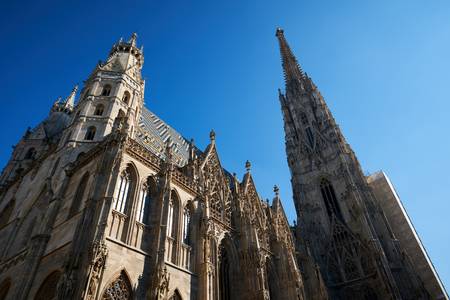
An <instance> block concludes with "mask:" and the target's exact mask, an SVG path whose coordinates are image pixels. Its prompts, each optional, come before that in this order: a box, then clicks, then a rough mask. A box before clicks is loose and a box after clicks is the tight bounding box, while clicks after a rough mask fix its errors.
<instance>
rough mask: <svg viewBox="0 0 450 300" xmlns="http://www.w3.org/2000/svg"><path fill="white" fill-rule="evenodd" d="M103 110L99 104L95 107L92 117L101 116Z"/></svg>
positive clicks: (102, 106) (103, 107)
mask: <svg viewBox="0 0 450 300" xmlns="http://www.w3.org/2000/svg"><path fill="white" fill-rule="evenodd" d="M104 110H105V106H104V105H103V104H102V103H99V104H97V105H96V106H95V110H94V116H101V115H103V112H104Z"/></svg>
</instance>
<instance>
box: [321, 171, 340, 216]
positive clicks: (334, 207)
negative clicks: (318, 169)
mask: <svg viewBox="0 0 450 300" xmlns="http://www.w3.org/2000/svg"><path fill="white" fill-rule="evenodd" d="M320 192H321V194H322V198H323V201H324V202H325V208H326V210H327V214H328V216H329V217H331V216H332V215H335V216H336V217H337V218H338V219H340V220H343V218H342V213H341V210H340V207H339V203H338V201H337V198H336V194H335V192H334V188H333V186H332V185H331V183H330V182H329V181H328V180H327V179H325V178H323V179H322V180H321V182H320Z"/></svg>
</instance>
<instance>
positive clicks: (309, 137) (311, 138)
mask: <svg viewBox="0 0 450 300" xmlns="http://www.w3.org/2000/svg"><path fill="white" fill-rule="evenodd" d="M300 119H301V121H302V125H303V127H304V128H305V134H306V139H307V141H308V144H309V146H311V148H314V134H313V132H312V129H311V125H310V124H309V121H308V117H307V116H306V114H304V113H301V114H300Z"/></svg>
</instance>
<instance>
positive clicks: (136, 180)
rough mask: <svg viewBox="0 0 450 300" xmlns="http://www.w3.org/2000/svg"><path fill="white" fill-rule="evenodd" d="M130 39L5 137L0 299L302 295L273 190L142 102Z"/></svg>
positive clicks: (138, 54) (136, 53)
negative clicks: (9, 139) (40, 116)
mask: <svg viewBox="0 0 450 300" xmlns="http://www.w3.org/2000/svg"><path fill="white" fill-rule="evenodd" d="M143 62H144V56H143V51H142V48H141V49H139V48H138V47H137V46H136V35H133V36H132V37H131V39H130V40H128V41H126V42H125V41H122V40H121V41H119V42H118V43H116V44H115V45H113V47H112V49H111V51H110V53H109V56H108V58H107V60H106V61H105V62H102V63H99V64H98V65H97V66H96V67H95V69H94V70H93V72H92V73H91V75H90V76H89V78H88V79H87V80H86V81H85V84H84V87H83V88H82V90H81V92H80V96H79V98H78V101H77V102H75V98H76V94H77V88H75V89H74V90H73V91H72V93H71V94H70V96H68V97H67V98H66V99H64V100H61V99H58V100H57V101H56V102H55V104H54V105H53V107H52V108H51V110H50V114H49V116H48V117H47V118H46V119H45V120H44V121H43V122H42V123H41V124H39V125H38V126H37V127H36V128H34V129H29V130H27V132H26V133H25V135H24V136H23V138H22V139H21V140H20V142H19V143H18V144H17V145H16V147H15V149H14V151H13V154H12V157H11V159H10V161H9V162H8V164H7V166H6V167H5V169H4V171H3V173H2V174H1V177H0V184H1V193H0V212H1V217H0V299H2V300H3V299H8V300H9V299H224V300H226V299H304V291H303V282H302V279H301V275H300V271H299V268H298V266H297V262H296V259H295V257H296V255H295V244H294V239H293V235H292V233H291V228H290V227H289V224H288V221H287V219H286V216H285V213H284V210H283V206H282V204H281V200H280V198H279V196H278V189H277V188H275V189H274V191H275V196H274V199H273V201H272V203H271V204H269V202H268V201H267V202H266V201H262V199H261V198H260V196H259V195H258V192H257V189H256V186H255V183H254V181H253V178H252V175H251V171H250V169H251V166H250V163H249V162H247V163H246V165H245V167H246V172H245V175H244V177H243V179H241V180H239V179H238V178H237V177H236V175H234V174H230V173H229V172H228V171H226V170H225V169H224V168H223V167H222V165H221V162H220V158H219V155H218V149H217V147H216V143H215V138H216V137H215V134H214V132H211V134H210V144H209V145H208V146H207V148H206V149H204V150H203V151H202V150H200V149H198V148H197V147H196V146H195V145H194V143H193V141H187V140H186V139H184V138H183V137H182V136H181V135H180V134H179V133H177V132H176V131H175V130H174V129H172V128H171V127H170V126H168V125H167V124H166V123H164V122H163V121H162V120H161V119H159V118H158V117H157V116H156V115H155V114H154V113H152V112H151V111H149V110H148V109H147V108H145V107H144V81H143V79H142V77H141V69H142V66H143Z"/></svg>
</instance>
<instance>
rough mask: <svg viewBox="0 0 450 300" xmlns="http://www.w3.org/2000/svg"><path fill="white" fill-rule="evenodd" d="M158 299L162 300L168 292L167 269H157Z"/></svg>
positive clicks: (168, 279)
mask: <svg viewBox="0 0 450 300" xmlns="http://www.w3.org/2000/svg"><path fill="white" fill-rule="evenodd" d="M158 282H159V283H158V286H157V289H158V299H162V298H163V297H164V296H165V295H166V294H167V293H168V292H169V283H170V274H169V272H167V267H166V266H164V267H161V266H160V267H159V269H158Z"/></svg>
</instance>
